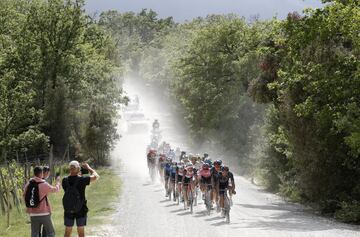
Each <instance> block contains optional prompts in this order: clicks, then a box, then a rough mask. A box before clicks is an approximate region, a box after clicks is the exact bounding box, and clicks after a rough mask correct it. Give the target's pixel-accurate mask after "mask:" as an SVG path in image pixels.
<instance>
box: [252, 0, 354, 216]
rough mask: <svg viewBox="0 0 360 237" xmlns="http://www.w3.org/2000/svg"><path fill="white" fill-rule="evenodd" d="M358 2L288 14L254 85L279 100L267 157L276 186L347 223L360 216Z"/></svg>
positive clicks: (257, 90)
mask: <svg viewBox="0 0 360 237" xmlns="http://www.w3.org/2000/svg"><path fill="white" fill-rule="evenodd" d="M343 2H344V3H343ZM357 4H358V2H355V1H334V2H333V3H332V4H329V5H327V6H325V7H324V8H323V9H317V10H307V12H306V14H305V16H304V17H301V16H300V15H298V14H296V13H292V14H289V16H288V18H287V19H286V20H285V21H283V22H282V23H281V26H280V31H279V34H278V35H275V36H274V37H273V39H272V42H273V43H272V44H270V46H271V47H270V49H268V50H267V53H266V54H265V60H264V62H267V63H266V67H264V66H263V67H261V69H262V71H263V74H264V75H269V76H268V77H264V79H263V80H258V81H254V85H255V86H254V87H253V88H255V93H254V94H255V95H260V96H262V97H263V98H264V96H263V95H265V97H266V99H265V100H262V99H261V98H260V99H259V100H258V99H257V98H259V97H258V96H253V98H254V99H255V100H257V101H265V102H267V101H273V104H274V108H273V112H272V118H273V119H271V120H270V121H268V124H269V125H268V128H267V136H268V139H269V148H268V150H269V151H268V155H267V157H265V158H264V160H265V161H266V162H263V167H265V169H266V170H269V172H271V173H272V174H276V176H277V177H278V178H277V179H274V182H277V183H275V184H274V183H272V184H271V186H272V187H274V186H278V187H279V189H280V191H281V192H282V193H283V194H284V195H285V196H287V197H291V198H292V199H294V200H296V201H298V200H302V201H310V202H316V203H318V204H319V205H320V208H321V209H322V211H323V212H325V213H334V212H336V215H335V216H336V217H337V218H340V219H341V220H343V221H350V222H358V221H359V212H358V208H357V205H358V204H357V203H358V201H359V200H360V199H359V196H357V195H355V194H354V190H355V189H356V188H357V185H358V184H357V181H356V180H359V178H360V172H359V170H360V162H359V154H360V153H359V144H360V143H359V142H360V140H359V121H360V116H359V115H360V114H359V106H360V100H359V92H360V77H359V75H360V74H359V65H360V61H359V52H360V51H359V49H360V45H359V43H360V39H359V34H358V29H359V28H360V21H359V20H360V18H359V17H360V12H359V7H357ZM269 59H271V60H269ZM259 84H260V85H259ZM270 118H271V117H270ZM350 208H354V209H353V210H352V211H350Z"/></svg>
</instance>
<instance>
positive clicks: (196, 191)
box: [194, 187, 198, 206]
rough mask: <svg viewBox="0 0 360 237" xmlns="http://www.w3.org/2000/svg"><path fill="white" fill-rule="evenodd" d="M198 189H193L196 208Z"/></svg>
mask: <svg viewBox="0 0 360 237" xmlns="http://www.w3.org/2000/svg"><path fill="white" fill-rule="evenodd" d="M197 198H198V187H195V195H194V206H197Z"/></svg>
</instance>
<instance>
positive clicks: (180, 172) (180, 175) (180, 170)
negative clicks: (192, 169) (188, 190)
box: [176, 162, 184, 201]
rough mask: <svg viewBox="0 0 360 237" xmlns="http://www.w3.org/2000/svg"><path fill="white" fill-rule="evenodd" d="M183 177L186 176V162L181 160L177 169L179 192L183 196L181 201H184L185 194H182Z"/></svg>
mask: <svg viewBox="0 0 360 237" xmlns="http://www.w3.org/2000/svg"><path fill="white" fill-rule="evenodd" d="M183 177H184V163H182V162H179V163H178V169H177V179H176V182H177V188H178V194H179V195H180V197H181V201H183V196H182V195H181V192H182V181H183Z"/></svg>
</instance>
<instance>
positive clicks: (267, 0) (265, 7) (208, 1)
mask: <svg viewBox="0 0 360 237" xmlns="http://www.w3.org/2000/svg"><path fill="white" fill-rule="evenodd" d="M86 2H87V3H86V10H87V12H88V13H90V14H91V13H95V12H97V13H100V12H101V11H105V10H109V9H116V10H119V11H121V12H125V11H134V12H139V11H140V10H141V9H142V8H148V9H153V10H154V11H156V12H157V13H158V14H159V16H160V17H168V16H172V17H174V19H175V21H178V22H182V21H185V20H191V19H192V18H194V17H197V16H203V17H204V16H206V15H208V14H227V13H236V14H238V15H241V16H245V17H250V16H254V15H259V16H260V17H261V18H271V17H273V16H275V15H277V16H278V17H279V18H284V17H285V16H286V15H287V13H288V12H293V11H298V12H301V11H302V10H303V9H304V8H307V7H319V6H321V2H320V0H87V1H86Z"/></svg>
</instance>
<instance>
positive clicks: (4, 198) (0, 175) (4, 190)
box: [0, 169, 10, 214]
mask: <svg viewBox="0 0 360 237" xmlns="http://www.w3.org/2000/svg"><path fill="white" fill-rule="evenodd" d="M0 180H1V185H2V201H3V202H4V211H5V213H7V214H9V213H8V212H10V211H9V207H10V204H9V197H7V188H6V184H5V179H4V176H3V173H2V169H0Z"/></svg>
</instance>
